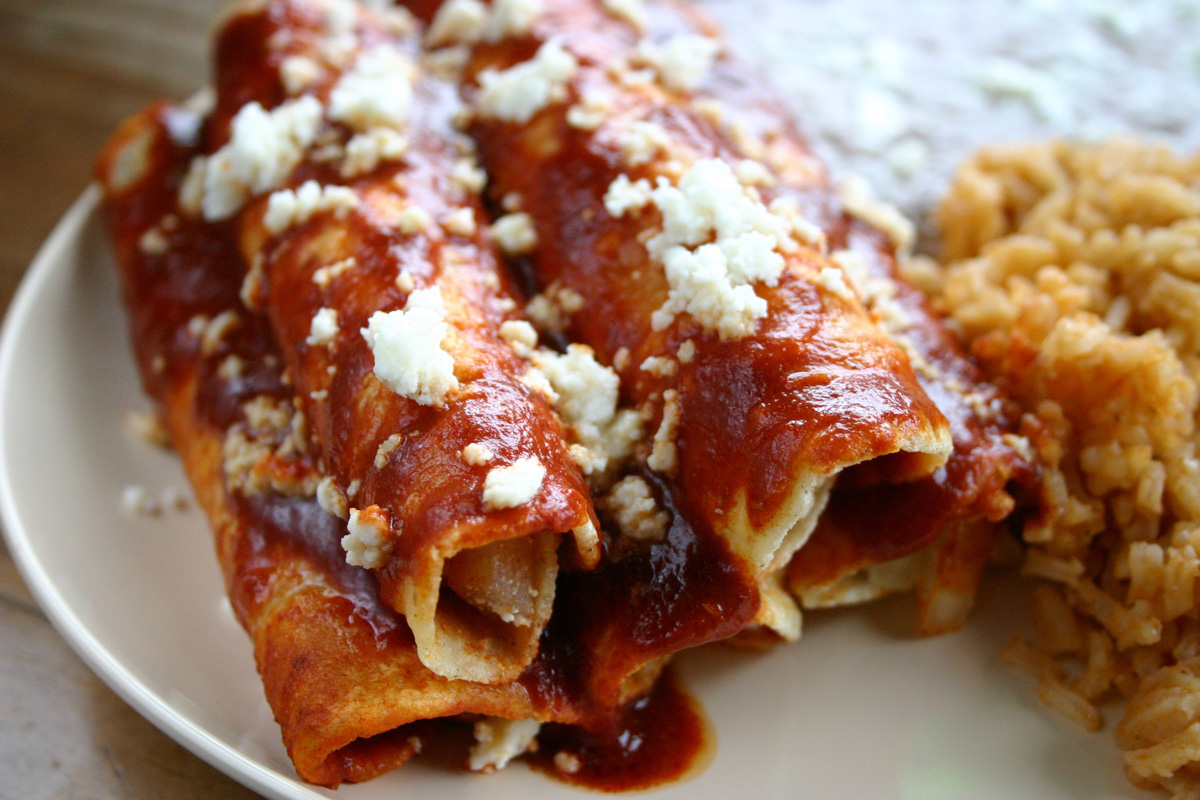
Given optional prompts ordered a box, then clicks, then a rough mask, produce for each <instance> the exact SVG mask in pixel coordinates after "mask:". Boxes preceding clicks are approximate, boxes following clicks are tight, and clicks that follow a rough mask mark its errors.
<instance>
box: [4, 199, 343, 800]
mask: <svg viewBox="0 0 1200 800" xmlns="http://www.w3.org/2000/svg"><path fill="white" fill-rule="evenodd" d="M102 194H103V192H102V190H101V188H100V186H99V185H98V184H96V183H94V182H93V183H91V184H89V185H88V186H87V187H86V188H85V189H84V190H83V192H82V193H81V194H80V195H79V197H77V198H76V199H75V201H74V202H73V203H72V204H71V206H70V208H69V209H68V210H67V212H66V213H65V214H64V215H63V216H62V218H61V219H60V220H59V221H58V222H57V223H56V224H55V226H54V229H53V230H52V231H51V233H50V235H49V236H48V237H47V238H46V240H45V242H44V243H43V244H42V246H41V247H40V248H39V249H38V252H37V255H36V256H34V259H33V261H32V262H30V265H29V267H28V269H26V271H25V274H24V275H23V276H22V278H21V281H20V284H19V285H18V287H17V291H16V292H15V293H14V295H13V299H12V302H11V303H10V304H9V307H8V310H7V312H5V319H4V323H3V326H2V327H0V403H3V401H4V399H5V398H7V397H8V396H9V394H10V392H11V391H12V383H11V382H12V371H13V364H14V362H15V360H16V358H17V352H18V351H17V340H18V337H19V334H20V333H21V332H22V331H23V330H25V329H26V328H27V326H28V324H29V318H30V316H31V314H33V313H34V312H35V311H36V309H37V303H38V301H39V299H40V298H41V297H42V295H43V293H44V291H45V287H46V284H47V283H48V282H49V281H50V280H51V279H52V278H53V277H54V276H55V275H56V274H57V273H58V272H59V271H61V270H62V269H63V266H62V264H63V263H64V262H63V251H64V250H66V249H67V248H69V247H71V246H72V245H73V244H74V243H76V242H78V241H79V240H80V237H81V236H82V234H83V232H84V230H85V229H86V228H87V226H88V225H89V224H90V223H92V222H93V221H94V220H96V219H97V217H98V214H99V212H100V201H101V197H102ZM6 419H7V418H6V417H5V415H3V414H0V528H2V529H3V536H4V540H5V543H6V544H7V546H8V549H9V552H10V553H11V555H12V558H13V562H14V563H15V564H16V567H17V571H18V573H20V575H21V578H22V580H24V581H25V584H26V586H28V588H29V591H30V593H31V594H32V595H33V597H34V599H35V600H36V601H37V604H38V607H39V608H40V609H41V611H42V612H43V613H44V614H45V615H46V617H47V619H48V620H49V621H50V624H51V625H52V626H53V627H54V629H55V631H57V633H58V634H59V636H61V637H62V638H63V639H64V640H65V641H66V643H67V645H68V646H69V647H70V648H71V650H72V651H73V652H74V653H75V654H76V655H77V656H79V657H80V658H81V659H82V660H83V662H84V663H85V664H86V665H87V667H88V669H90V670H91V671H92V672H93V673H95V674H96V676H97V677H99V678H100V680H101V681H103V682H104V684H105V685H106V686H108V688H109V689H111V690H112V691H113V692H115V693H116V694H117V695H118V696H119V697H120V698H121V699H122V700H124V701H125V702H126V703H128V704H129V705H130V706H132V707H133V709H134V710H135V711H137V712H138V713H139V714H140V715H141V716H142V717H144V718H145V719H146V720H148V721H149V722H150V723H151V724H153V725H154V726H155V727H156V728H158V729H159V730H160V731H161V732H162V733H164V734H166V735H167V736H168V737H169V738H171V739H172V740H173V741H175V742H177V743H178V744H180V745H182V746H183V747H184V748H185V749H187V750H188V751H189V752H190V753H192V754H193V755H195V756H196V757H198V758H200V759H201V760H202V761H204V762H205V763H206V764H208V765H209V766H211V767H213V768H214V769H216V770H218V771H219V772H221V773H223V774H224V775H226V776H227V777H229V778H231V779H233V780H235V781H237V782H238V783H240V784H241V785H243V786H245V787H246V788H248V789H250V790H251V791H254V792H257V793H259V794H262V795H266V796H267V797H270V798H273V800H296V798H321V797H322V795H320V794H318V793H317V792H316V791H314V790H313V789H311V788H309V787H307V786H304V785H302V784H300V783H299V782H298V781H296V780H294V779H290V778H288V777H287V776H285V775H282V774H281V773H279V772H277V771H275V770H273V769H270V768H269V767H266V766H264V765H262V764H259V763H258V762H256V761H254V760H253V759H251V758H249V757H248V756H246V755H245V754H243V753H240V752H238V751H237V750H236V749H234V748H233V747H231V746H230V745H229V744H227V743H226V742H224V741H222V740H221V739H219V738H218V737H216V736H214V735H213V734H211V733H209V732H208V731H206V730H204V729H203V728H201V727H200V726H198V725H197V724H196V723H194V722H192V721H190V720H188V719H187V718H186V717H185V716H184V715H183V714H181V713H180V712H179V711H177V710H175V709H174V708H172V707H171V706H170V705H169V704H167V703H166V702H165V700H164V699H163V698H161V697H159V696H158V694H157V693H156V692H154V691H153V690H152V689H151V688H150V687H148V686H147V685H146V684H145V683H144V682H143V681H142V680H141V679H139V678H138V677H137V676H136V675H134V674H133V673H132V672H131V671H130V670H129V669H128V668H127V667H126V666H125V665H124V664H123V663H122V662H121V660H120V659H118V658H116V657H115V656H114V655H113V654H112V652H111V651H110V650H109V649H108V648H107V647H105V646H104V645H103V644H102V643H101V642H100V641H99V639H97V638H96V637H95V635H93V633H92V632H91V631H90V630H89V629H88V627H87V626H86V625H85V624H83V622H82V621H81V620H80V618H79V616H78V615H77V614H76V612H75V610H74V608H73V606H72V605H71V603H69V602H68V601H67V600H66V598H64V597H63V595H62V593H61V592H60V591H59V589H58V587H57V585H56V583H55V581H54V580H53V579H52V578H51V576H50V575H49V573H48V572H47V570H46V568H45V566H44V565H43V564H42V562H41V560H40V559H39V557H38V554H37V550H36V548H35V547H34V545H33V542H32V541H31V539H30V537H29V533H28V531H27V530H26V529H25V527H24V525H23V524H22V522H21V517H20V514H19V513H18V511H17V500H16V495H15V492H14V490H13V485H12V479H11V472H12V470H11V467H10V464H9V462H8V458H7V453H8V441H9V436H8V429H7V422H6Z"/></svg>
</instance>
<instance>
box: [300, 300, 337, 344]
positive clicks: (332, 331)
mask: <svg viewBox="0 0 1200 800" xmlns="http://www.w3.org/2000/svg"><path fill="white" fill-rule="evenodd" d="M338 332H339V329H338V312H337V309H334V308H322V309H319V310H318V311H317V313H316V314H313V318H312V324H311V325H310V326H309V329H308V338H307V339H305V340H304V343H305V344H307V345H308V346H309V347H324V346H328V345H331V344H333V340H334V339H336V338H337V335H338Z"/></svg>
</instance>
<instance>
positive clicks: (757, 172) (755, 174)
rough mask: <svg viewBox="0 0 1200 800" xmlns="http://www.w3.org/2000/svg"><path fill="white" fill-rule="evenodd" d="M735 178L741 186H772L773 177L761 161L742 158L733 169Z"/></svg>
mask: <svg viewBox="0 0 1200 800" xmlns="http://www.w3.org/2000/svg"><path fill="white" fill-rule="evenodd" d="M734 174H735V175H737V179H738V180H739V181H740V182H741V183H742V185H743V186H773V185H774V183H775V178H774V176H773V175H771V171H770V170H768V169H767V168H766V167H765V166H764V165H763V163H762V162H761V161H755V160H754V159H752V158H744V159H742V160H741V161H739V162H738V165H737V168H736V169H735V170H734Z"/></svg>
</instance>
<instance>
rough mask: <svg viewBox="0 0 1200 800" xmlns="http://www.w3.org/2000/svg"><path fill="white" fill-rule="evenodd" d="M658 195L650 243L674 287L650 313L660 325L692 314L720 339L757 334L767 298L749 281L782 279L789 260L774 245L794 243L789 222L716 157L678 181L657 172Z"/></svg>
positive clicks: (786, 248)
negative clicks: (657, 219) (658, 225)
mask: <svg viewBox="0 0 1200 800" xmlns="http://www.w3.org/2000/svg"><path fill="white" fill-rule="evenodd" d="M652 198H653V201H654V204H655V205H656V206H657V207H658V209H659V210H660V211H661V212H662V230H661V231H660V232H659V233H657V234H656V235H654V236H653V237H651V238H650V239H649V240H648V241H647V242H646V249H647V251H648V252H649V253H650V255H651V256H652V257H653V258H655V259H657V260H658V261H660V262H661V263H662V265H663V268H664V271H665V273H666V278H667V282H668V284H669V285H670V287H671V290H670V293H669V294H668V297H667V301H666V303H664V304H663V305H662V307H661V308H659V309H658V310H657V311H655V312H654V314H653V316H652V317H651V324H652V326H653V327H654V329H655V330H663V329H665V328H666V327H668V326H669V325H670V324H671V322H672V321H673V320H674V318H675V316H676V315H677V314H680V313H688V314H690V315H691V316H692V317H693V319H695V320H696V321H697V322H699V323H700V324H701V325H703V326H704V327H705V328H708V329H709V330H713V331H716V332H717V333H719V334H720V336H721V338H722V339H731V338H736V337H740V336H745V335H748V334H749V333H751V332H753V330H754V325H755V322H756V321H757V320H758V319H761V318H762V317H764V316H766V314H767V303H766V301H765V300H763V299H762V298H761V297H759V296H758V295H757V294H755V291H754V289H753V287H752V286H751V285H750V284H752V283H755V282H762V283H764V284H766V285H767V286H774V285H776V284H777V283H778V281H779V277H780V275H781V274H782V273H783V269H784V259H783V256H781V255H780V253H779V252H776V251H777V250H783V251H784V252H787V251H789V250H791V249H794V248H795V247H796V242H795V240H794V239H792V238H791V236H790V233H791V231H790V229H789V225H788V223H787V221H785V220H784V219H782V218H781V217H779V216H777V215H775V214H772V213H771V212H770V211H769V210H768V209H767V208H766V207H765V206H764V205H763V204H762V203H761V202H758V201H757V200H754V199H752V198H751V197H749V196H748V195H747V194H746V191H745V190H744V189H743V187H742V185H741V183H740V182H739V181H738V179H737V177H736V176H735V175H734V173H733V170H732V169H730V167H729V165H728V164H726V163H725V162H724V161H721V160H718V159H710V160H707V161H700V162H697V163H696V164H695V165H694V166H693V167H692V168H691V169H690V170H688V172H687V173H685V174H684V176H683V177H682V178H681V179H680V181H679V186H678V187H674V186H671V184H670V182H669V181H668V180H667V179H666V178H659V179H658V187H657V188H656V189H654V191H653V194H652ZM693 247H694V248H695V249H694V250H693V249H689V248H693Z"/></svg>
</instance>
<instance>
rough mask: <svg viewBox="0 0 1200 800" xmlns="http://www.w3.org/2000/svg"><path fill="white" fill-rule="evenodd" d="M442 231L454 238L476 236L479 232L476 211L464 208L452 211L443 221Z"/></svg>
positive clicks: (468, 207)
mask: <svg viewBox="0 0 1200 800" xmlns="http://www.w3.org/2000/svg"><path fill="white" fill-rule="evenodd" d="M442 229H443V230H445V231H446V233H449V234H453V235H454V236H474V235H475V232H476V231H477V230H478V226H476V224H475V209H473V208H471V207H470V206H463V207H462V208H459V209H457V210H455V211H452V212H451V213H450V214H449V215H447V216H446V218H445V219H443V220H442Z"/></svg>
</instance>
